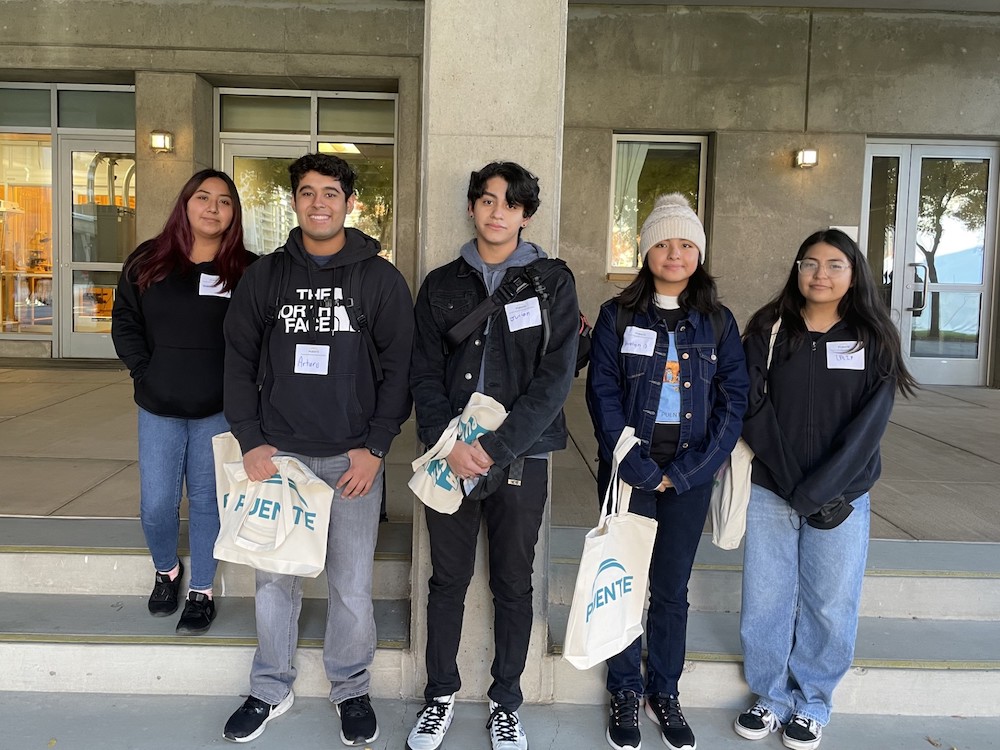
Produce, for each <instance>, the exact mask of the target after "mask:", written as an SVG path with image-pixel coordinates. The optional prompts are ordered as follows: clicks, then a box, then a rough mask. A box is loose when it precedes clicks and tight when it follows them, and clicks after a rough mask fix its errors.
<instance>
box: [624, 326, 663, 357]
mask: <svg viewBox="0 0 1000 750" xmlns="http://www.w3.org/2000/svg"><path fill="white" fill-rule="evenodd" d="M655 348H656V331H651V330H649V329H648V328H638V327H636V326H627V327H626V328H625V335H624V336H623V337H622V350H621V353H622V354H639V355H641V356H643V357H652V356H653V350H654V349H655Z"/></svg>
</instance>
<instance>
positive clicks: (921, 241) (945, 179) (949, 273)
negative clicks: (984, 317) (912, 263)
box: [915, 158, 990, 340]
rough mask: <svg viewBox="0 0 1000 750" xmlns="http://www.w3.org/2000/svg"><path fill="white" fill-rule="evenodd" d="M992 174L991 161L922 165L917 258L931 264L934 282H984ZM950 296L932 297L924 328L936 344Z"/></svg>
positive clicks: (930, 277)
mask: <svg viewBox="0 0 1000 750" xmlns="http://www.w3.org/2000/svg"><path fill="white" fill-rule="evenodd" d="M989 171H990V170H989V160H988V159H946V158H926V159H923V160H922V161H921V165H920V215H919V216H918V217H917V245H916V258H915V260H916V261H917V262H918V263H925V264H926V265H927V278H928V281H929V282H930V283H931V284H981V283H982V282H983V272H984V268H983V249H984V247H985V244H986V193H987V184H988V179H989ZM949 296H950V295H937V294H932V295H931V299H930V304H929V305H928V320H927V321H926V325H927V335H928V337H929V338H930V339H932V340H937V339H938V338H939V337H940V336H942V335H943V334H944V333H945V332H946V330H947V329H946V328H945V326H947V322H946V321H947V318H948V311H947V310H944V309H942V307H941V305H942V303H943V302H944V300H945V299H946V298H947V297H949ZM960 296H968V295H960ZM977 306H978V305H977ZM977 333H978V319H977Z"/></svg>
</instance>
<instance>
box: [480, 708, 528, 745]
mask: <svg viewBox="0 0 1000 750" xmlns="http://www.w3.org/2000/svg"><path fill="white" fill-rule="evenodd" d="M486 726H487V727H488V728H489V730H490V744H491V745H492V746H493V750H528V738H527V736H526V735H525V734H524V728H523V727H522V726H521V718H520V717H519V716H518V715H517V711H508V710H507V709H506V708H504V707H503V706H501V705H500V704H499V703H496V702H494V701H492V700H491V701H490V719H489V721H487V722H486Z"/></svg>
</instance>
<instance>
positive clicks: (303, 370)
mask: <svg viewBox="0 0 1000 750" xmlns="http://www.w3.org/2000/svg"><path fill="white" fill-rule="evenodd" d="M329 369H330V347H329V346H326V345H313V344H296V345H295V372H297V373H299V374H302V375H326V374H327V372H328V371H329Z"/></svg>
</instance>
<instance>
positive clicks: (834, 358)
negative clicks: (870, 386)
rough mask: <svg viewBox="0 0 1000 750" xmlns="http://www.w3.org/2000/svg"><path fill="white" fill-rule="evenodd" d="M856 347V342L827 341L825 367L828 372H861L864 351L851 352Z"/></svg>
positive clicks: (863, 364) (863, 365)
mask: <svg viewBox="0 0 1000 750" xmlns="http://www.w3.org/2000/svg"><path fill="white" fill-rule="evenodd" d="M857 345H858V342H857V341H827V342H826V367H827V369H828V370H863V369H865V350H864V349H858V350H857V351H851V350H852V349H854V348H855V347H856V346H857Z"/></svg>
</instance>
